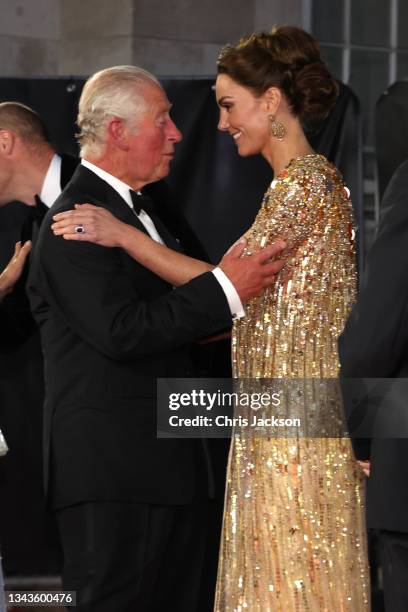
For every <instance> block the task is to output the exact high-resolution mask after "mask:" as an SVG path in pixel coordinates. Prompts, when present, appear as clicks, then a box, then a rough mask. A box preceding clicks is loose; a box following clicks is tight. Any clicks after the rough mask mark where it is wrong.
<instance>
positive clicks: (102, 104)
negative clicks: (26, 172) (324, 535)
mask: <svg viewBox="0 0 408 612" xmlns="http://www.w3.org/2000/svg"><path fill="white" fill-rule="evenodd" d="M170 108H171V104H170V103H169V101H168V99H167V97H166V94H165V92H164V91H163V89H162V88H161V86H160V85H159V83H158V82H157V80H156V79H155V77H153V76H152V75H151V74H149V73H147V72H146V71H144V70H142V69H140V68H137V67H131V66H130V67H129V66H123V67H114V68H110V69H107V70H103V71H101V72H99V73H97V74H95V75H94V76H93V77H91V78H90V79H89V80H88V82H87V83H86V85H85V87H84V90H83V92H82V96H81V100H80V105H79V115H78V125H79V128H80V132H81V133H80V142H81V156H82V164H81V166H80V167H79V168H78V170H77V171H76V173H75V175H74V177H73V179H72V181H71V182H70V184H69V185H68V187H67V188H66V189H65V191H64V192H63V194H62V195H61V197H60V198H59V199H58V200H57V202H56V203H55V205H54V207H53V209H52V214H55V213H57V212H62V211H66V210H69V209H71V208H72V207H73V205H74V204H75V203H77V202H85V201H86V202H91V203H93V204H97V205H99V206H101V207H103V208H106V209H108V210H110V211H111V212H113V213H114V214H115V215H116V216H117V217H119V218H120V219H121V220H123V221H124V222H126V223H129V224H133V225H134V226H135V227H137V228H139V229H141V230H142V231H145V232H147V233H148V234H150V236H151V237H153V238H154V239H156V240H160V241H164V242H165V243H167V244H168V245H169V246H172V247H174V248H176V247H177V242H176V241H175V240H174V239H173V238H172V236H171V235H170V234H169V233H168V232H167V230H166V228H165V227H164V226H163V225H162V224H160V223H159V225H157V222H156V218H154V220H153V219H152V218H151V217H150V216H149V214H147V212H146V211H145V210H144V209H143V207H144V206H145V199H144V198H143V194H140V190H142V189H143V187H144V186H145V185H146V184H148V183H152V182H154V181H158V180H160V179H161V178H163V177H164V176H166V175H167V173H168V172H169V167H170V162H171V159H172V157H173V154H174V147H175V145H176V144H177V142H179V141H180V139H181V134H180V132H179V131H178V129H177V128H176V126H175V125H174V123H173V121H172V120H171V118H170V114H169V113H170ZM52 214H49V215H47V217H46V218H45V221H44V223H43V226H42V229H41V232H40V236H39V241H38V245H37V249H36V252H35V257H34V264H33V268H32V274H31V278H30V293H31V298H32V305H33V309H34V313H35V316H36V318H37V321H38V323H39V324H40V327H41V334H42V340H43V348H44V353H45V361H46V393H47V399H46V411H45V456H46V465H47V477H48V491H49V498H50V501H51V504H52V507H53V508H54V510H55V511H56V514H57V520H58V523H59V528H60V532H61V537H62V543H63V549H64V556H65V565H64V574H63V581H64V586H65V588H66V589H70V590H76V591H77V596H78V604H77V609H78V610H81V611H82V610H92V611H98V612H104V611H106V612H108V611H109V612H112V611H115V612H125V611H126V612H130V611H132V612H133V611H135V610H137V611H138V612H139V611H140V612H142V611H153V610H154V611H156V610H157V611H158V610H160V611H162V610H166V609H172V610H177V611H178V612H183V611H186V612H187V611H188V612H194V610H197V609H198V606H199V601H198V593H199V587H200V579H201V573H202V564H203V561H204V558H205V541H206V525H207V517H208V504H207V499H208V495H209V493H211V488H212V474H211V468H210V466H209V462H208V455H206V453H205V449H204V448H203V446H202V445H201V444H198V443H196V441H194V440H175V439H168V440H158V439H157V438H156V416H155V412H156V390H155V387H156V378H157V377H171V376H178V377H180V376H181V377H182V376H188V375H189V374H190V372H191V361H190V356H189V345H190V343H191V342H192V341H193V340H195V339H198V338H202V337H204V336H206V335H209V334H211V333H213V332H216V331H217V330H220V329H222V328H225V327H226V326H227V325H229V324H230V322H231V319H232V318H233V316H235V315H237V316H241V315H242V314H243V312H242V304H241V300H243V301H245V300H246V299H247V298H249V297H250V296H253V295H255V294H257V293H259V292H260V291H261V289H262V288H263V287H264V286H266V284H268V283H270V282H271V280H272V278H273V275H274V274H275V273H276V272H277V271H278V270H279V269H280V267H281V264H280V263H279V262H275V263H269V262H267V260H268V258H269V257H271V256H272V255H274V254H276V252H277V251H278V250H279V248H277V247H272V248H271V249H269V250H265V252H264V253H263V254H260V255H259V254H257V255H253V256H251V257H246V258H243V259H240V258H239V256H238V254H237V252H235V251H234V250H233V251H232V252H231V253H230V254H229V255H227V256H226V257H224V260H223V270H224V272H222V271H221V270H220V269H216V270H214V272H208V273H205V274H202V275H201V276H199V277H197V278H195V279H194V280H192V281H191V282H189V283H188V284H186V285H184V286H182V287H179V288H177V289H173V288H172V287H171V286H170V285H168V284H167V283H166V282H164V281H162V280H161V279H159V278H158V277H157V276H155V275H154V274H152V273H151V272H150V271H148V270H146V269H145V268H143V267H142V266H140V265H139V264H138V263H136V262H135V261H134V260H132V259H131V258H130V257H129V256H128V255H127V254H126V253H125V252H124V251H121V250H119V249H108V248H104V247H101V246H99V245H94V244H91V243H88V242H72V241H65V240H63V239H62V238H60V237H58V236H54V235H53V233H52V231H51V230H50V224H51V223H52ZM83 229H84V228H82V227H81V226H78V227H77V230H78V231H81V230H83Z"/></svg>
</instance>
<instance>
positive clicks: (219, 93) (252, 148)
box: [215, 74, 270, 157]
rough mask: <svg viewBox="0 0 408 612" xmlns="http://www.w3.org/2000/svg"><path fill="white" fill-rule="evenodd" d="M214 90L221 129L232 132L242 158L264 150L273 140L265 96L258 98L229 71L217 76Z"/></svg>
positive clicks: (219, 127)
mask: <svg viewBox="0 0 408 612" xmlns="http://www.w3.org/2000/svg"><path fill="white" fill-rule="evenodd" d="M215 93H216V98H217V103H218V106H219V108H220V120H219V122H218V129H219V130H222V131H224V132H228V133H229V134H231V136H232V137H233V139H234V141H235V144H236V146H237V148H238V153H239V154H240V155H242V156H243V157H246V156H247V155H256V154H257V153H262V152H263V151H264V150H265V149H266V147H267V145H268V143H269V142H270V137H269V129H268V128H269V121H268V114H270V113H268V109H267V104H266V100H265V96H261V97H259V98H256V97H255V96H254V94H253V93H252V92H251V91H250V90H249V89H247V88H246V87H243V86H242V85H239V84H238V83H236V82H235V81H233V79H231V77H229V76H227V75H226V74H220V75H218V77H217V81H216V84H215Z"/></svg>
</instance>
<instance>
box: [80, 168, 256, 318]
mask: <svg viewBox="0 0 408 612" xmlns="http://www.w3.org/2000/svg"><path fill="white" fill-rule="evenodd" d="M81 164H82V165H83V166H85V168H88V170H91V171H92V172H93V173H94V174H96V175H97V176H99V178H101V179H102V180H103V181H105V182H106V183H108V185H110V186H111V187H112V188H113V189H114V190H115V191H116V192H117V193H118V194H119V195H120V196H121V197H122V199H123V200H124V201H125V202H126V204H127V205H128V206H129V207H130V208H131V209H132V210H133V212H134V209H133V202H132V198H131V197H130V191H129V190H130V189H132V188H131V187H129V185H127V184H126V183H124V182H123V181H121V180H120V179H118V178H117V177H116V176H113V175H112V174H109V172H106V171H105V170H102V168H99V166H95V164H92V163H91V162H89V161H87V160H86V159H82V160H81ZM135 214H136V213H135ZM136 216H137V217H138V219H139V221H140V222H141V223H143V225H144V227H145V228H146V231H147V232H148V234H149V236H150V237H151V238H152V239H153V240H155V241H156V242H159V243H160V244H164V242H163V240H162V238H161V237H160V235H159V233H158V232H157V230H156V228H155V226H154V223H153V221H152V220H151V218H150V217H149V215H148V214H147V213H146V212H145V211H144V210H141V211H140V213H139V214H138V215H136ZM212 273H213V274H214V276H215V278H216V279H217V281H218V282H219V284H220V285H221V288H222V290H223V291H224V293H225V297H226V298H227V300H228V304H229V307H230V310H231V315H232V317H233V318H234V319H240V318H241V317H243V316H245V311H244V308H243V306H242V302H241V300H240V298H239V295H238V293H237V291H236V289H235V287H234V285H233V284H232V283H231V281H230V280H229V278H228V277H227V276H226V274H224V272H223V271H222V270H221V268H214V270H212Z"/></svg>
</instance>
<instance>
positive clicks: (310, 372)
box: [215, 154, 370, 612]
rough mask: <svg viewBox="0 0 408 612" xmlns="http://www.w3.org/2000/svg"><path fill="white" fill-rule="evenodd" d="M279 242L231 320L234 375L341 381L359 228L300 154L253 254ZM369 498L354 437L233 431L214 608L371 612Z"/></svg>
mask: <svg viewBox="0 0 408 612" xmlns="http://www.w3.org/2000/svg"><path fill="white" fill-rule="evenodd" d="M277 237H282V238H284V239H285V241H286V243H287V258H288V264H287V266H286V269H285V270H283V271H282V272H281V273H280V275H279V276H278V280H277V282H276V284H275V285H274V286H273V287H271V288H268V289H267V290H266V291H265V292H264V293H263V294H262V295H261V296H260V297H258V298H254V299H252V300H251V301H250V302H249V303H248V304H247V305H246V317H245V318H243V319H241V320H240V321H238V322H236V324H235V327H234V332H233V349H232V351H233V353H232V355H233V369H234V376H235V377H240V378H246V379H254V378H256V379H258V378H259V379H260V378H262V379H264V378H265V379H266V378H288V379H289V378H292V379H293V378H295V379H316V378H319V379H326V378H335V377H337V375H338V368H339V361H338V353H337V338H338V336H339V335H340V333H341V331H342V329H343V326H344V324H345V321H346V318H347V315H348V313H349V310H350V307H351V305H352V302H353V300H354V298H355V288H356V272H355V253H354V229H353V220H352V210H351V203H350V201H349V199H348V192H347V190H346V189H345V187H344V183H343V181H342V179H341V177H340V175H339V173H338V172H337V170H336V169H335V168H334V166H332V165H331V164H330V163H329V162H328V161H327V160H326V159H325V158H324V157H323V156H321V155H315V154H312V155H306V156H302V157H298V158H296V159H295V160H292V162H291V163H290V164H289V166H288V167H287V169H286V170H284V171H283V172H282V173H281V174H280V175H279V176H278V177H276V179H275V180H274V181H273V182H272V184H271V186H270V188H269V189H268V191H267V192H266V194H265V196H264V200H263V203H262V207H261V209H260V211H259V213H258V215H257V217H256V219H255V222H254V224H253V226H252V227H251V228H250V230H249V231H248V232H247V234H246V238H247V240H248V247H247V251H248V252H251V251H255V250H258V249H259V248H261V247H263V246H265V245H267V244H270V243H271V242H273V241H274V240H275V239H276V238H277ZM363 497H364V490H363V474H362V472H361V470H360V468H359V467H358V466H357V464H356V462H355V460H354V457H353V454H352V449H351V444H350V441H349V439H347V438H306V437H303V438H302V437H298V438H293V437H292V438H282V437H271V436H269V437H268V436H265V435H264V436H256V435H254V434H253V429H252V430H250V429H242V430H240V431H236V432H235V435H234V436H233V441H232V445H231V451H230V458H229V466H228V476H227V491H226V498H225V512H224V525H223V535H222V542H221V553H220V564H219V572H218V583H217V594H216V603H215V610H216V612H281V611H284V612H295V611H296V612H306V611H313V612H363V611H367V610H369V608H370V604H369V575H368V562H367V546H366V535H365V523H364V503H363Z"/></svg>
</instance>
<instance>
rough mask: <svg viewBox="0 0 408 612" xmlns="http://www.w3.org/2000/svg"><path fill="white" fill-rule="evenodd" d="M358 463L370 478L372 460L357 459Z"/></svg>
mask: <svg viewBox="0 0 408 612" xmlns="http://www.w3.org/2000/svg"><path fill="white" fill-rule="evenodd" d="M357 463H358V465H359V466H360V467H361V469H362V470H363V472H364V474H365V475H366V476H367V478H368V477H369V476H370V468H371V462H370V461H357Z"/></svg>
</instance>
